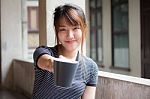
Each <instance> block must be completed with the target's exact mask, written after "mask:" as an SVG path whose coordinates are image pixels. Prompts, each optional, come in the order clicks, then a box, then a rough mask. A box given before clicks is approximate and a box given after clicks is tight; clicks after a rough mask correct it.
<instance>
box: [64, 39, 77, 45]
mask: <svg viewBox="0 0 150 99" xmlns="http://www.w3.org/2000/svg"><path fill="white" fill-rule="evenodd" d="M75 41H76V40H71V41H65V42H66V43H69V44H71V43H74V42H75Z"/></svg>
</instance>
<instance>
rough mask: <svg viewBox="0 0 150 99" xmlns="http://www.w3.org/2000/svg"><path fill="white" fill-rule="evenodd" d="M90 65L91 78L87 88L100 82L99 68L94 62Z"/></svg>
mask: <svg viewBox="0 0 150 99" xmlns="http://www.w3.org/2000/svg"><path fill="white" fill-rule="evenodd" d="M90 65H91V66H90V76H89V80H88V82H87V86H96V85H97V82H98V71H99V70H98V66H97V64H96V63H95V62H94V61H92V62H91V64H90Z"/></svg>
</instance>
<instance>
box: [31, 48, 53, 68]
mask: <svg viewBox="0 0 150 99" xmlns="http://www.w3.org/2000/svg"><path fill="white" fill-rule="evenodd" d="M43 54H48V55H51V54H52V52H51V51H50V49H49V48H48V47H47V46H40V47H37V48H36V49H35V51H34V53H33V60H34V65H35V66H37V61H38V59H39V57H40V56H42V55H43Z"/></svg>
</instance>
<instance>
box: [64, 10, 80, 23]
mask: <svg viewBox="0 0 150 99" xmlns="http://www.w3.org/2000/svg"><path fill="white" fill-rule="evenodd" d="M64 17H65V18H66V19H67V20H68V22H69V23H70V24H71V25H72V26H76V25H81V18H80V17H79V15H78V13H77V12H76V11H75V10H73V9H70V10H68V12H66V13H64Z"/></svg>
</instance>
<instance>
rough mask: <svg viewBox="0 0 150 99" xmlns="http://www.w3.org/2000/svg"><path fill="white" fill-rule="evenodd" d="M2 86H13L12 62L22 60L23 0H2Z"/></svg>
mask: <svg viewBox="0 0 150 99" xmlns="http://www.w3.org/2000/svg"><path fill="white" fill-rule="evenodd" d="M1 53H2V56H1V59H2V60H1V74H2V84H3V85H4V86H11V84H12V83H11V82H12V69H11V68H12V67H11V65H12V60H13V59H14V58H22V29H21V0H13V1H12V0H1Z"/></svg>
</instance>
